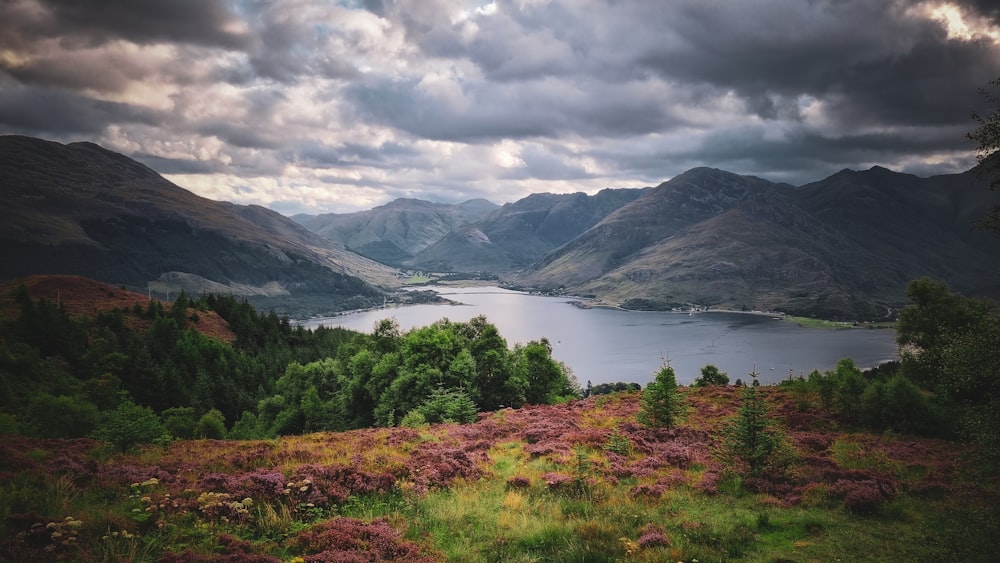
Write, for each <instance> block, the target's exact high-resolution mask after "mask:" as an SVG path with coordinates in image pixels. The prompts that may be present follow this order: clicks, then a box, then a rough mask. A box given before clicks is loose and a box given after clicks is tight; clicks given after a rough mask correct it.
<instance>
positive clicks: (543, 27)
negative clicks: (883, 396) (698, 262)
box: [0, 0, 1000, 212]
mask: <svg viewBox="0 0 1000 563" xmlns="http://www.w3.org/2000/svg"><path fill="white" fill-rule="evenodd" d="M994 4H995V2H988V1H986V0H962V1H960V2H958V3H957V5H958V6H959V8H960V13H961V14H962V17H964V18H965V23H966V24H968V25H969V26H970V28H969V29H971V30H972V33H971V34H968V35H961V36H956V35H954V34H949V28H948V26H947V25H946V23H945V22H944V21H942V20H941V19H940V17H939V16H934V15H933V11H932V10H931V9H930V8H931V7H933V6H931V4H929V3H927V2H921V1H918V0H904V1H899V0H816V1H810V2H802V1H801V0H773V1H770V2H754V1H750V0H729V1H721V0H720V1H705V0H676V1H671V2H648V1H645V0H586V1H580V0H548V1H523V0H496V1H495V2H492V3H490V2H487V1H486V0H462V1H457V0H343V1H341V2H326V1H324V2H320V1H318V0H287V1H286V2H280V3H279V2H271V1H268V0H176V1H173V2H162V1H159V0H7V1H0V21H3V22H4V25H2V26H0V133H7V132H16V133H21V134H29V135H30V134H34V135H40V136H46V137H49V138H53V139H55V140H62V141H75V140H90V141H95V142H99V143H102V144H104V145H105V146H108V147H109V148H112V149H114V150H119V151H121V152H124V153H126V154H130V155H132V156H135V157H137V158H140V159H141V160H142V161H143V162H145V163H147V164H148V165H150V166H151V167H153V168H154V169H157V170H159V171H161V172H163V173H167V174H173V175H176V176H177V177H178V178H181V179H182V180H183V181H184V182H189V186H188V187H190V188H191V189H194V190H198V189H203V190H205V191H206V193H210V194H212V195H213V196H215V197H219V196H224V197H226V198H228V199H232V200H234V201H240V202H247V203H258V204H269V202H273V206H274V207H275V208H280V209H281V210H283V211H293V210H295V209H296V206H297V205H298V206H299V210H308V211H310V212H323V211H343V210H350V209H352V208H369V207H371V206H373V205H377V204H379V203H384V202H385V201H387V200H388V199H391V198H393V197H399V196H406V197H426V198H428V199H437V200H446V201H461V200H464V199H469V198H471V197H487V198H489V199H494V200H497V201H498V202H503V201H507V200H511V199H517V198H519V197H523V196H524V195H527V194H528V193H530V192H532V191H578V190H584V191H596V190H597V189H599V188H603V187H609V186H610V187H627V186H639V185H655V184H657V183H659V182H660V181H662V180H664V179H667V178H669V177H670V176H673V175H675V174H679V173H681V172H683V171H684V170H686V169H687V168H690V167H692V166H701V165H708V166H717V167H721V168H727V169H729V170H732V171H733V172H737V173H751V174H757V175H761V176H764V177H767V178H771V179H775V180H781V181H789V182H792V183H804V182H808V181H813V180H816V179H819V178H821V177H822V176H823V175H825V174H828V173H830V172H833V171H836V170H839V169H841V168H845V167H867V166H870V165H872V164H881V165H884V166H887V167H890V168H897V169H901V170H906V171H911V172H914V171H915V172H918V173H921V174H932V173H937V172H954V171H957V170H961V169H962V168H963V167H965V168H967V167H969V166H971V165H972V164H973V163H974V157H973V154H972V151H971V148H972V147H971V146H970V144H969V143H968V142H967V141H966V139H965V138H964V133H965V132H966V131H968V130H969V129H971V128H973V127H974V125H975V124H974V122H973V121H972V120H971V119H970V114H971V112H972V110H973V109H981V106H982V98H981V97H980V96H979V94H978V93H977V89H978V88H980V87H982V86H985V85H986V83H987V82H989V80H991V79H993V78H996V77H998V76H1000V44H998V42H997V40H996V39H995V38H996V37H997V33H998V32H1000V27H998V26H1000V8H998V7H997V6H995V5H994ZM991 22H992V25H993V26H994V27H993V28H992V32H993V35H988V34H984V33H978V34H977V33H975V32H976V31H977V30H978V29H979V27H980V26H983V25H990V24H991ZM296 202H298V203H296Z"/></svg>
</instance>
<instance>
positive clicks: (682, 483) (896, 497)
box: [0, 386, 1000, 562]
mask: <svg viewBox="0 0 1000 563" xmlns="http://www.w3.org/2000/svg"><path fill="white" fill-rule="evenodd" d="M743 393H744V391H743V390H741V389H740V388H737V387H731V386H709V387H703V388H688V389H685V388H680V389H679V390H678V394H677V396H678V398H679V405H680V407H681V408H680V410H679V411H678V412H679V414H680V417H681V420H680V421H678V424H676V425H675V426H673V427H670V428H663V427H658V428H650V427H646V426H640V425H638V424H636V417H637V415H638V414H639V412H640V410H641V408H642V401H641V393H635V392H627V393H618V394H613V395H607V396H601V397H592V398H589V399H587V400H580V401H573V402H570V403H566V404H562V405H554V406H528V407H524V408H521V409H516V410H515V409H509V408H507V409H502V410H499V411H496V412H493V413H486V414H482V415H481V416H480V417H479V420H477V421H476V422H474V423H471V424H465V425H458V424H439V425H431V426H421V427H417V428H383V429H365V430H353V431H348V432H340V433H329V432H327V433H314V434H307V435H303V436H294V437H293V436H290V437H284V438H281V439H278V440H266V441H215V440H198V441H178V442H173V443H171V444H169V445H164V446H147V447H145V448H144V449H142V450H141V451H133V452H132V453H128V454H122V453H118V454H113V455H109V453H108V451H107V449H105V448H102V447H101V446H100V444H99V443H98V442H95V441H93V440H90V439H78V440H42V439H29V438H14V437H8V438H6V439H3V440H2V441H0V448H2V455H0V460H2V461H0V472H2V475H3V479H2V482H3V485H2V486H0V510H2V514H0V516H2V517H3V520H2V521H3V524H2V526H3V528H2V533H0V559H3V560H7V561H38V560H79V561H94V560H101V561H121V560H125V561H152V560H160V561H261V562H263V561H293V560H306V561H421V560H422V561H443V560H447V561H693V560H698V561H701V562H706V561H723V560H745V561H777V560H783V561H833V560H838V559H839V560H841V561H917V560H938V561H958V560H961V561H988V560H990V559H991V558H992V557H993V555H994V545H993V538H995V537H997V534H998V533H1000V525H998V523H1000V508H998V507H1000V502H998V501H1000V498H998V493H1000V490H998V488H997V483H996V482H995V481H994V480H990V479H989V478H987V477H985V476H984V475H983V474H981V473H979V472H977V471H976V470H975V469H974V468H975V465H974V464H970V463H968V461H969V457H968V456H969V455H970V454H971V453H972V452H973V450H972V449H970V448H969V447H967V446H963V445H961V444H959V443H955V442H950V441H943V440H937V439H928V438H915V437H912V436H907V435H898V434H891V435H884V434H883V435H878V434H873V433H868V432H857V431H853V430H852V429H851V427H847V426H844V425H842V424H841V423H840V422H839V421H838V419H837V417H836V416H835V415H834V414H832V413H831V411H829V410H827V409H825V408H823V406H822V403H823V401H822V398H821V397H820V396H819V395H818V394H802V393H799V392H796V391H792V390H788V389H784V388H779V387H761V388H758V389H756V393H758V394H759V395H760V396H761V397H762V398H763V401H764V403H765V404H766V406H767V408H768V410H769V412H770V413H771V414H770V415H769V416H771V417H772V419H773V420H774V422H775V424H776V426H777V427H778V428H780V429H781V431H782V433H783V435H784V436H785V439H787V446H788V454H789V455H790V457H789V458H788V459H787V465H785V466H784V467H783V468H782V469H780V470H774V469H772V470H768V471H764V472H761V473H758V474H756V475H754V474H751V473H750V472H747V471H744V470H742V469H741V468H740V466H739V465H738V464H735V465H734V464H731V463H727V462H724V461H723V460H724V456H723V451H724V450H725V446H724V442H725V436H726V433H725V429H726V425H727V422H729V421H732V420H733V419H734V418H736V417H737V413H738V411H739V409H740V405H741V400H742V399H741V397H742V396H743Z"/></svg>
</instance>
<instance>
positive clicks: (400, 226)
mask: <svg viewBox="0 0 1000 563" xmlns="http://www.w3.org/2000/svg"><path fill="white" fill-rule="evenodd" d="M495 209H497V205H495V204H493V203H490V202H488V201H486V200H485V199H474V200H470V201H467V202H464V203H460V204H456V205H449V204H444V203H431V202H429V201H422V200H419V199H397V200H395V201H391V202H389V203H387V204H385V205H382V206H379V207H376V208H374V209H370V210H368V211H360V212H358V213H325V214H322V215H296V216H294V217H293V219H295V220H296V221H298V222H299V223H300V224H302V225H303V226H305V227H306V228H308V229H309V230H311V231H313V232H315V233H317V234H319V235H321V236H323V237H325V238H327V239H329V240H331V241H334V242H337V243H340V244H343V245H344V246H346V247H347V248H349V249H351V250H353V251H354V252H357V253H358V254H361V255H363V256H367V257H369V258H371V259H372V260H377V261H379V262H382V263H383V264H392V265H396V266H401V265H403V263H404V262H406V261H407V260H410V259H412V258H413V257H414V256H415V255H416V254H418V253H420V252H421V251H422V250H424V249H425V248H427V247H428V246H430V245H432V244H434V243H436V242H437V241H439V240H441V238H442V237H444V236H446V235H447V234H448V233H450V232H452V231H453V230H455V229H456V228H458V227H461V226H462V225H465V224H466V223H469V222H471V221H475V220H476V219H479V218H481V217H483V216H484V215H486V214H488V213H490V212H491V211H493V210H495Z"/></svg>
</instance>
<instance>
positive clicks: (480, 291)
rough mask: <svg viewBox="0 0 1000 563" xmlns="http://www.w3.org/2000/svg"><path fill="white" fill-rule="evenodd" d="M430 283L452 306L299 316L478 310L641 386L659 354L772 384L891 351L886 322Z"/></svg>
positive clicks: (680, 366) (355, 321) (511, 339)
mask: <svg viewBox="0 0 1000 563" xmlns="http://www.w3.org/2000/svg"><path fill="white" fill-rule="evenodd" d="M435 291H437V292H438V293H440V294H441V295H442V296H444V297H446V298H448V299H451V300H452V301H457V302H459V303H461V304H460V305H413V306H407V307H398V308H387V309H378V310H372V311H363V312H357V313H350V314H346V315H341V316H337V317H324V318H315V319H309V320H307V321H299V323H298V324H301V325H303V326H306V327H310V328H314V327H316V326H320V325H324V326H328V327H334V326H340V327H344V328H349V329H352V330H357V331H361V332H371V330H372V329H373V328H374V326H375V324H376V323H377V322H378V321H379V320H381V319H385V318H395V319H396V321H397V322H398V323H399V326H400V328H401V329H402V330H404V331H405V330H409V329H411V328H414V327H422V326H427V325H429V324H431V323H433V322H435V321H437V320H440V319H442V318H448V319H450V320H452V321H468V320H469V319H471V318H473V317H476V316H478V315H485V316H486V318H487V320H488V321H489V322H491V323H492V324H494V325H495V326H496V327H497V329H499V331H500V334H501V335H502V336H503V337H504V338H506V339H507V343H508V345H509V346H511V347H513V345H514V344H515V343H525V342H528V341H530V340H538V339H540V338H542V337H545V338H548V339H549V342H550V343H551V344H552V355H553V357H554V358H555V359H557V360H559V361H561V362H563V363H565V364H566V365H568V366H569V367H570V368H572V370H573V373H574V374H576V377H577V379H578V380H579V382H580V384H581V385H582V386H584V387H585V386H586V385H587V382H588V381H590V382H591V383H592V384H595V385H596V384H598V383H614V382H616V381H625V382H635V383H640V384H642V385H644V386H645V384H646V383H648V382H649V381H651V380H652V379H653V376H654V374H655V373H656V372H657V371H658V370H659V369H660V366H661V365H662V363H663V361H664V360H669V362H670V365H671V366H673V367H674V370H675V372H676V374H677V382H678V383H679V384H681V385H686V384H689V383H691V382H692V381H693V380H694V378H696V377H698V375H700V373H701V368H702V367H703V366H705V365H706V364H715V365H716V366H718V367H719V369H721V370H722V371H724V372H728V373H729V379H730V381H731V382H732V381H735V380H736V379H737V378H742V379H743V380H744V381H746V380H747V379H748V377H747V373H748V372H750V370H751V369H753V368H754V366H756V369H757V371H758V372H759V373H760V380H761V382H762V383H774V382H777V381H780V380H781V379H784V378H786V377H788V375H789V372H791V373H794V374H795V375H799V374H802V375H808V374H809V372H811V371H812V370H813V369H818V370H820V371H825V370H828V369H832V368H833V367H834V366H835V365H836V363H837V361H838V360H840V359H841V358H845V357H850V358H853V359H854V361H855V363H857V364H858V366H860V367H861V368H868V367H873V366H876V365H878V364H880V363H882V362H886V361H889V360H892V359H895V358H896V343H895V336H896V334H895V331H893V330H889V329H862V328H857V329H842V330H829V329H808V328H803V327H800V326H798V325H796V324H794V323H791V322H788V321H783V320H780V319H776V318H774V317H772V316H769V315H759V314H745V313H722V312H698V313H693V314H689V313H671V312H651V311H650V312H646V311H620V310H616V309H606V308H594V309H583V308H580V307H576V306H574V305H571V304H570V302H571V301H574V299H572V298H569V297H544V296H539V295H529V294H526V293H521V292H516V291H509V290H505V289H501V288H497V287H441V288H435Z"/></svg>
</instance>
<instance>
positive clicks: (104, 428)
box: [94, 401, 169, 452]
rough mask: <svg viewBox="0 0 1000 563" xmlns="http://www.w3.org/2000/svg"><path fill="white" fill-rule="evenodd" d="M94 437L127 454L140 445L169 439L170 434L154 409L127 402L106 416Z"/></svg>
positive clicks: (95, 431)
mask: <svg viewBox="0 0 1000 563" xmlns="http://www.w3.org/2000/svg"><path fill="white" fill-rule="evenodd" d="M94 437H95V438H97V439H98V440H101V441H102V442H107V443H108V444H110V445H111V446H113V447H114V448H115V449H117V450H118V451H122V452H126V451H129V450H131V449H132V448H133V447H135V446H138V445H140V444H151V443H153V442H154V441H157V440H160V439H164V438H167V439H168V438H169V434H167V429H166V428H164V427H163V424H162V423H161V422H160V417H158V416H156V413H154V412H153V410H152V409H150V408H149V407H141V406H139V405H137V404H135V403H133V402H132V401H126V402H124V403H122V404H121V405H119V406H118V408H116V409H115V410H113V411H111V412H108V413H106V414H105V415H104V420H103V421H101V423H100V424H99V425H98V426H97V428H96V429H95V430H94Z"/></svg>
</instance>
